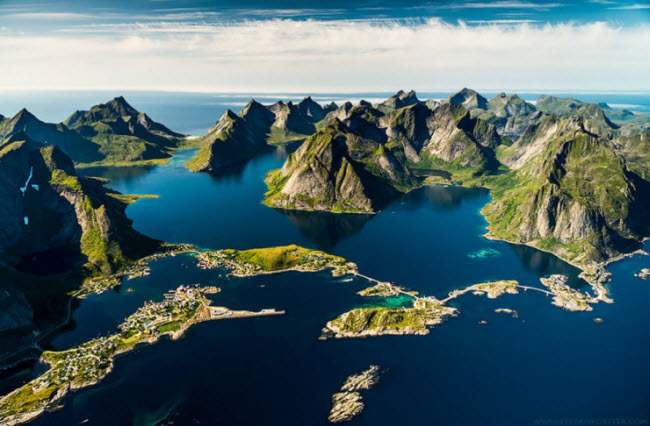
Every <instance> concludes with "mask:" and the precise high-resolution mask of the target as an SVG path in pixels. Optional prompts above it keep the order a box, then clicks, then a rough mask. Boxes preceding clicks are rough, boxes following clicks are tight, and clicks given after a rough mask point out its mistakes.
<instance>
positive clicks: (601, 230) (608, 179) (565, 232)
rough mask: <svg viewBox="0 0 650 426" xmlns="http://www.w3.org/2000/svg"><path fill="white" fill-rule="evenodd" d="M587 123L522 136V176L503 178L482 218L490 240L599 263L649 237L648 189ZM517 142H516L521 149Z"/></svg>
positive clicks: (552, 125) (557, 123)
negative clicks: (511, 242)
mask: <svg viewBox="0 0 650 426" xmlns="http://www.w3.org/2000/svg"><path fill="white" fill-rule="evenodd" d="M589 126H593V124H590V123H589V121H588V120H586V119H584V118H581V117H576V118H572V119H568V120H560V119H557V118H549V119H547V120H545V121H544V122H543V123H541V124H539V125H538V126H535V127H534V128H531V129H529V130H528V131H527V133H526V135H525V136H526V137H525V138H524V137H523V136H522V139H524V140H522V141H519V142H521V144H520V145H521V147H518V148H522V147H524V146H526V147H527V149H526V150H524V154H523V155H521V156H519V157H514V158H511V160H510V163H511V165H512V166H516V167H518V168H519V170H518V171H517V172H511V173H510V174H509V175H507V176H504V177H502V178H501V182H500V183H499V184H498V185H496V189H495V190H494V191H493V196H494V198H493V201H492V202H491V203H490V204H488V205H487V206H486V207H485V209H484V210H483V213H484V214H485V216H486V218H487V219H488V222H489V233H490V235H492V236H494V237H497V238H501V239H505V240H508V241H514V242H520V243H528V244H531V245H535V246H537V247H539V248H542V249H545V250H549V251H552V252H554V253H556V254H558V255H559V256H560V257H562V258H564V259H566V260H569V261H572V262H574V263H576V264H586V263H588V262H589V261H592V260H595V261H601V260H604V259H607V258H609V257H611V256H615V255H617V254H619V253H620V252H622V251H625V250H629V249H630V247H633V246H635V244H637V243H638V241H639V239H640V238H641V237H642V236H643V235H647V233H648V223H649V222H648V212H649V209H648V207H649V205H648V200H650V198H649V195H650V192H649V190H648V183H647V182H646V181H644V180H642V179H641V178H639V177H638V176H637V175H636V174H634V173H632V172H630V171H629V170H628V169H627V167H626V165H625V161H624V160H623V159H622V157H620V155H619V154H618V153H617V152H616V150H615V149H614V147H613V146H612V144H611V142H610V141H609V140H608V139H607V138H604V137H602V136H599V135H598V134H597V133H593V132H591V131H590V130H589ZM519 142H518V143H519Z"/></svg>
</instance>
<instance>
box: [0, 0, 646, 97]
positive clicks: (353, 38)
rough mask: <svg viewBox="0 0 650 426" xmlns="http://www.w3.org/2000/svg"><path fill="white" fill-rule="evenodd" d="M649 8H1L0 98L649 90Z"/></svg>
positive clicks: (99, 4)
mask: <svg viewBox="0 0 650 426" xmlns="http://www.w3.org/2000/svg"><path fill="white" fill-rule="evenodd" d="M648 52H650V0H630V1H623V0H592V1H585V2H567V1H562V0H549V1H537V0H501V1H482V0H467V1H454V2H450V1H419V0H408V1H399V0H392V1H377V0H363V1H351V0H347V1H341V0H321V1H317V2H315V1H306V0H292V1H285V0H281V1H273V2H270V1H261V0H258V1H250V0H226V1H205V0H188V1H171V0H128V1H124V0H113V1H108V0H66V1H35V0H0V57H1V58H2V63H1V66H0V90H3V91H24V90H36V91H38V90H73V89H74V90H164V91H192V92H271V93H272V92H275V93H277V92H289V93H291V92H303V93H304V92H309V93H318V92H363V91H392V90H396V89H398V88H403V89H410V88H414V89H416V90H419V91H451V90H456V89H458V88H461V87H465V86H467V87H472V88H475V89H477V90H484V91H517V90H518V91H525V90H528V91H568V92H573V93H576V92H581V91H595V92H598V91H600V92H609V91H614V92H617V91H621V92H650V54H649V53H648Z"/></svg>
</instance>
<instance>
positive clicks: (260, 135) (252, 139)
mask: <svg viewBox="0 0 650 426" xmlns="http://www.w3.org/2000/svg"><path fill="white" fill-rule="evenodd" d="M274 121H275V115H274V114H273V112H272V111H270V110H269V109H267V108H266V107H265V106H263V105H262V104H260V103H258V102H256V101H250V102H249V103H248V105H246V107H245V108H244V109H243V110H242V111H241V112H240V113H239V115H237V114H235V113H234V112H232V111H230V110H228V111H226V112H225V113H224V114H223V115H222V116H221V118H220V119H219V121H217V123H216V124H215V125H214V126H212V127H211V128H210V129H209V130H208V133H207V134H206V135H205V136H203V137H201V138H200V143H201V145H202V148H201V149H200V150H199V151H198V153H197V154H196V156H195V157H194V158H193V159H192V160H190V161H189V162H188V163H187V166H188V168H189V169H190V170H192V171H212V170H217V169H219V168H220V167H223V166H227V165H231V164H235V163H237V162H240V161H243V160H245V159H247V158H250V157H252V156H254V155H256V154H257V153H259V152H261V151H262V150H264V149H267V148H268V145H267V143H266V141H267V137H268V134H269V129H270V128H271V126H272V124H273V123H274Z"/></svg>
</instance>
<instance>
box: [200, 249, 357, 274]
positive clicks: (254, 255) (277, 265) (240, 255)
mask: <svg viewBox="0 0 650 426" xmlns="http://www.w3.org/2000/svg"><path fill="white" fill-rule="evenodd" d="M196 258H197V260H198V266H199V268H203V269H212V268H226V269H228V270H229V271H230V274H231V275H233V276H235V277H250V276H254V275H261V274H274V273H278V272H286V271H299V272H318V271H322V270H325V269H331V270H332V275H333V276H335V277H338V276H341V275H345V274H349V273H354V272H356V270H357V265H355V264H354V263H352V262H348V261H347V260H345V259H344V258H342V257H339V256H333V255H331V254H327V253H325V252H322V251H318V250H310V249H306V248H303V247H300V246H297V245H295V244H292V245H288V246H280V247H270V248H260V249H250V250H232V249H225V250H212V251H202V252H199V253H198V254H197V255H196Z"/></svg>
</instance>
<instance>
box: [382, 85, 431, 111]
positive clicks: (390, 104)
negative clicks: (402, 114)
mask: <svg viewBox="0 0 650 426" xmlns="http://www.w3.org/2000/svg"><path fill="white" fill-rule="evenodd" d="M420 103H422V102H420V100H419V99H418V97H417V96H416V94H415V91H414V90H411V91H410V92H408V93H406V92H404V91H403V90H400V91H399V92H397V93H396V94H395V95H393V96H391V97H390V98H388V99H386V100H385V101H384V102H382V103H380V104H377V106H376V108H377V109H378V110H380V111H382V112H390V111H394V110H396V109H400V108H404V107H407V106H411V105H415V104H420Z"/></svg>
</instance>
